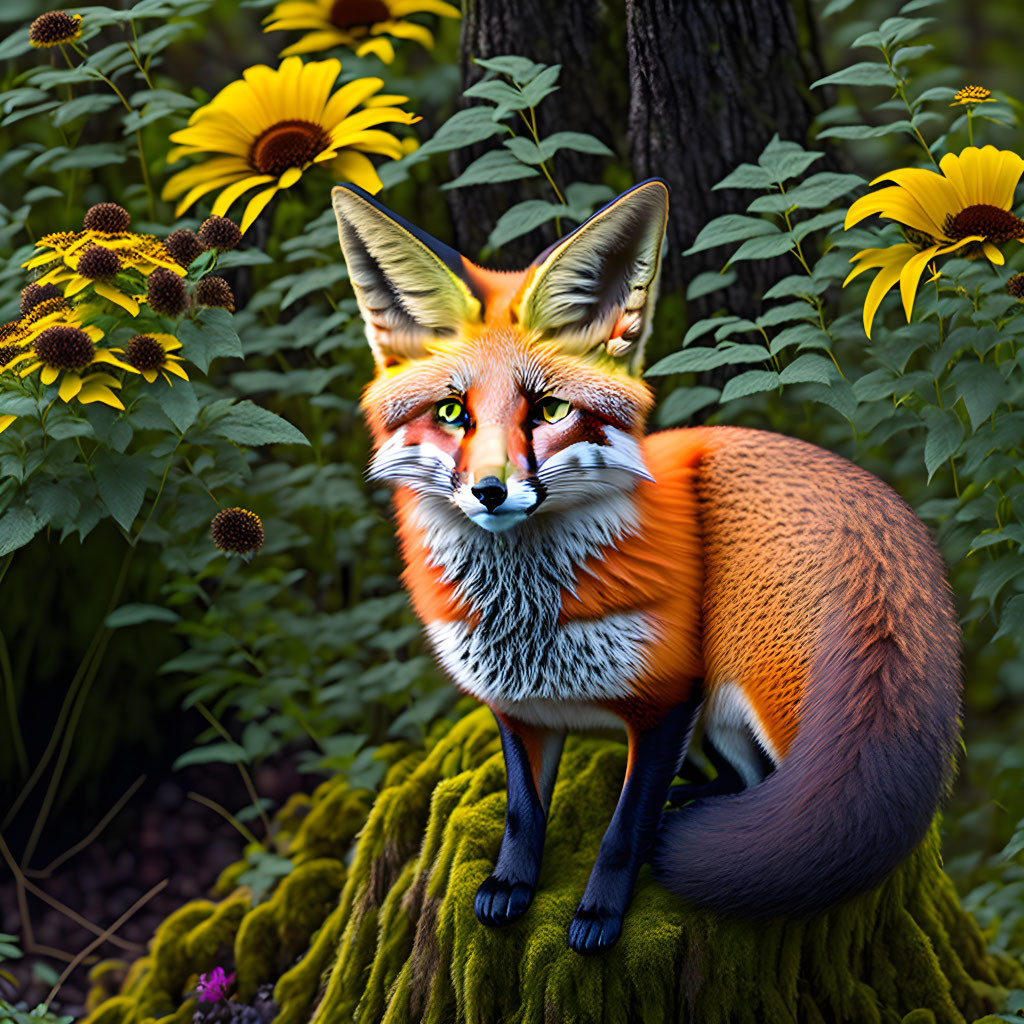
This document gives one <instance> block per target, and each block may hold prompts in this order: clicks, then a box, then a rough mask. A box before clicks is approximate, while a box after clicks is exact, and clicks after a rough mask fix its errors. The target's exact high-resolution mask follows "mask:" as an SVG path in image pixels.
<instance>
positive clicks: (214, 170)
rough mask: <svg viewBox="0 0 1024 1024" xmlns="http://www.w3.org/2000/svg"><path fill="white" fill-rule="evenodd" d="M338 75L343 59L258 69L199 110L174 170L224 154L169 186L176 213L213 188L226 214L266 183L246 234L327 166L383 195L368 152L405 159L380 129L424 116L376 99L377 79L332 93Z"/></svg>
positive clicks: (248, 214)
mask: <svg viewBox="0 0 1024 1024" xmlns="http://www.w3.org/2000/svg"><path fill="white" fill-rule="evenodd" d="M340 72H341V63H340V62H339V61H337V60H323V61H312V62H310V63H309V64H303V63H302V61H301V60H300V59H299V58H298V57H289V58H288V59H287V60H285V61H283V62H282V63H281V66H280V67H279V68H277V69H276V70H275V69H273V68H268V67H266V66H265V65H263V64H258V65H257V66H256V67H251V68H248V69H247V70H246V71H245V72H243V77H242V79H241V80H239V81H236V82H232V83H231V84H230V85H227V86H225V87H224V88H223V89H221V91H220V92H219V93H217V95H216V96H214V98H213V99H212V100H211V101H210V102H209V103H207V104H206V106H204V107H200V108H199V109H198V110H197V111H195V112H194V113H193V114H192V117H191V118H190V119H189V123H188V127H186V128H183V129H182V130H181V131H178V132H175V133H174V134H173V135H172V136H171V141H172V142H177V143H179V145H178V146H177V147H176V148H175V149H173V150H172V151H171V153H170V154H169V156H168V158H167V159H168V163H173V162H174V161H175V160H177V159H178V158H179V157H182V156H185V155H190V154H194V153H202V154H218V155H214V156H212V158H210V159H207V160H206V161H205V162H204V163H201V164H198V165H197V166H195V167H190V168H189V169H188V170H187V171H181V172H179V173H178V174H175V175H174V177H173V178H171V179H170V181H168V182H167V184H166V185H165V186H164V190H163V197H164V199H175V198H177V197H178V196H182V198H181V199H180V201H179V202H178V205H177V207H176V209H175V216H181V214H182V213H184V212H185V210H187V209H188V208H189V207H190V206H191V205H192V204H193V203H195V202H196V201H197V200H198V199H200V198H201V197H202V196H204V195H206V194H207V193H208V192H213V191H214V190H215V189H222V191H221V193H220V195H219V196H218V197H217V201H216V202H215V203H214V204H213V213H214V214H215V215H216V216H223V215H224V214H226V213H227V211H228V209H229V208H230V206H231V204H232V203H233V202H234V201H235V200H236V199H238V198H239V197H240V196H242V195H243V194H244V193H246V192H248V191H250V190H251V189H253V188H256V187H257V186H263V187H262V188H261V189H260V191H259V192H257V193H256V195H255V196H254V197H253V198H252V199H250V200H249V203H248V205H247V206H246V208H245V215H244V216H243V218H242V225H241V226H242V231H243V232H244V231H246V230H248V228H249V225H250V224H252V222H253V221H254V220H255V219H256V218H257V217H258V216H259V215H260V213H261V212H262V211H263V209H264V207H265V206H266V205H267V203H269V202H270V200H271V199H273V198H274V196H275V195H276V194H277V193H278V192H279V191H281V190H282V189H286V188H291V186H292V185H294V184H295V183H296V182H297V181H298V180H299V178H301V177H302V175H303V173H304V172H305V171H306V170H307V169H308V168H310V167H312V166H313V165H314V164H322V163H325V162H327V161H330V169H331V171H332V172H333V174H334V177H335V178H336V179H342V180H345V181H351V182H354V183H355V184H356V185H361V186H362V187H363V188H365V189H366V190H367V192H371V193H372V192H378V191H380V188H381V182H380V178H379V177H378V176H377V171H376V170H375V169H374V166H373V164H372V163H371V162H370V159H369V158H368V157H367V156H366V155H365V154H366V153H381V154H383V155H385V156H389V157H391V158H392V159H395V160H397V159H399V158H400V157H401V156H402V155H403V153H404V150H403V149H402V145H401V143H400V142H399V140H398V139H397V138H395V136H394V135H392V134H391V133H390V132H386V131H383V130H381V129H379V128H377V127H376V126H377V125H380V124H385V123H397V124H413V123H414V122H416V121H417V120H419V118H417V117H415V116H414V115H413V114H410V113H408V112H406V111H404V110H399V109H398V107H396V106H392V105H390V104H394V103H404V102H405V99H406V98H405V97H404V96H374V93H376V92H377V91H378V90H379V89H380V88H381V86H383V84H384V83H383V81H382V80H381V79H379V78H357V79H355V80H354V81H351V82H348V83H347V84H345V85H343V86H342V87H341V88H340V89H338V90H337V91H335V92H333V93H332V92H331V89H332V87H333V86H334V82H335V80H336V79H337V77H338V75H339V73H340ZM360 106H361V107H362V108H363V109H361V110H358V111H357V110H356V108H357V107H360Z"/></svg>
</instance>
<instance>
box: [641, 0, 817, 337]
mask: <svg viewBox="0 0 1024 1024" xmlns="http://www.w3.org/2000/svg"><path fill="white" fill-rule="evenodd" d="M626 12H627V31H628V49H629V69H630V111H629V133H630V143H631V147H632V166H633V173H634V177H635V178H636V180H638V181H640V180H643V179H644V178H648V177H655V176H656V177H661V178H665V179H666V180H667V181H668V183H669V187H670V189H671V194H672V201H671V209H670V213H669V231H668V248H667V250H666V252H665V257H664V263H663V266H662V289H663V291H675V290H678V289H681V288H684V287H685V284H686V282H687V281H688V280H690V279H692V278H693V277H694V276H696V275H697V274H698V273H701V272H702V271H706V270H718V269H720V268H721V266H722V264H723V263H724V261H725V259H726V253H725V252H724V251H723V250H721V249H712V250H706V251H705V252H702V253H699V254H697V255H695V256H688V257H683V255H682V253H683V251H684V250H686V249H688V248H689V247H690V245H691V244H692V243H693V240H694V238H695V237H696V235H697V232H698V231H699V230H700V229H701V227H703V226H704V224H706V223H707V222H708V221H709V220H711V219H712V218H713V217H717V216H720V215H721V214H724V213H734V212H741V211H742V210H743V209H744V208H745V206H746V203H747V202H749V201H750V199H751V198H753V196H752V194H751V193H742V192H737V191H734V190H731V189H729V190H721V191H718V192H713V191H711V189H712V186H713V185H715V184H716V183H717V182H718V181H720V180H721V179H722V178H724V177H725V176H726V174H728V173H729V172H730V171H731V170H732V169H733V168H735V167H736V165H737V164H740V163H744V162H754V161H756V159H757V156H758V155H759V154H760V152H761V150H762V149H763V148H764V147H765V145H766V144H767V143H768V141H769V140H770V139H771V137H772V135H773V134H775V133H776V132H777V133H778V134H779V136H780V137H781V138H782V139H788V140H793V141H796V142H800V143H803V142H804V140H805V139H806V137H807V130H808V128H809V127H810V123H811V120H812V119H813V117H814V113H815V110H814V108H813V107H812V105H811V102H810V101H809V99H808V98H807V86H808V84H809V82H811V81H813V80H814V78H816V77H820V71H819V70H818V68H817V67H816V66H815V65H817V64H818V61H817V56H816V54H815V53H814V52H810V53H809V54H806V55H805V54H804V53H802V51H801V47H800V44H799V38H798V31H797V22H796V18H795V17H794V13H793V9H792V7H791V4H790V2H789V0H685V2H682V3H681V2H679V0H626ZM812 45H813V40H812ZM805 60H806V61H809V62H810V64H811V67H808V66H807V65H806V64H805ZM737 270H738V271H739V279H738V280H737V282H736V284H735V285H733V286H732V288H730V289H729V290H728V293H727V294H725V295H723V293H722V292H717V293H714V294H713V295H712V296H709V297H708V299H706V300H704V301H702V302H701V303H698V307H697V309H696V312H698V313H700V312H702V309H701V307H704V309H708V308H712V309H713V308H715V307H717V306H718V305H720V304H721V303H722V301H723V299H724V300H726V301H727V304H728V306H729V308H730V310H731V311H733V312H736V313H739V314H741V315H743V314H750V313H753V312H755V311H756V307H757V300H756V296H758V295H760V294H761V293H762V292H763V290H764V289H765V288H766V287H767V286H768V285H770V284H771V283H772V281H774V280H777V279H778V278H779V277H781V276H783V274H785V273H791V272H792V268H787V267H786V265H785V264H784V263H783V262H782V261H780V260H775V261H772V262H770V263H744V264H740V265H739V266H738V267H737ZM691 318H692V317H691Z"/></svg>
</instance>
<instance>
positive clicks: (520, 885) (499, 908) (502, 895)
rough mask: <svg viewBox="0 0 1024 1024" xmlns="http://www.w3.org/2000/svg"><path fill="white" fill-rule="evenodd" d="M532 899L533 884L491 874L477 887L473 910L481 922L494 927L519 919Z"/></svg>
mask: <svg viewBox="0 0 1024 1024" xmlns="http://www.w3.org/2000/svg"><path fill="white" fill-rule="evenodd" d="M532 901H533V886H532V885H529V884H528V883H526V882H514V881H505V880H504V879H501V878H495V877H494V875H491V876H490V878H488V879H486V880H485V881H484V883H483V885H481V886H480V888H479V889H477V891H476V899H475V900H474V902H473V910H474V911H475V912H476V916H477V920H478V921H479V922H480V923H481V924H486V925H490V926H491V927H492V928H493V927H495V926H500V925H503V924H511V923H512V922H513V921H516V920H518V919H519V918H520V917H522V916H523V914H525V913H526V909H527V907H529V905H530V903H531V902H532Z"/></svg>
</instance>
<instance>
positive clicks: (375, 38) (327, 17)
mask: <svg viewBox="0 0 1024 1024" xmlns="http://www.w3.org/2000/svg"><path fill="white" fill-rule="evenodd" d="M410 14H439V15H441V16H442V17H445V18H459V17H461V12H460V11H459V9H458V7H456V6H455V5H454V4H450V3H446V2H445V0H283V2H282V3H279V4H278V5H277V6H276V7H275V8H274V10H273V11H272V12H271V13H270V14H269V15H268V16H267V17H266V18H265V19H264V21H267V22H269V24H268V25H267V27H266V28H265V29H264V30H263V31H264V32H278V31H282V30H284V29H308V32H307V34H306V35H304V36H303V37H302V38H301V39H300V40H299V41H298V42H297V43H293V44H292V45H291V46H289V47H287V48H286V49H284V50H282V51H281V56H282V57H287V56H289V55H290V54H293V53H314V52H316V51H318V50H329V49H331V47H333V46H347V47H348V48H349V49H350V50H354V51H355V54H356V56H357V57H362V56H365V55H366V54H368V53H373V54H376V55H377V56H378V57H379V58H380V59H381V60H382V61H384V63H385V64H390V63H391V62H392V61H393V60H394V59H395V50H394V47H393V46H392V45H391V39H389V38H388V37H389V36H390V37H391V38H392V39H412V40H414V41H416V42H418V43H421V44H422V45H423V46H425V47H427V48H428V49H429V48H430V47H432V46H433V45H434V37H433V35H432V34H431V33H430V30H429V29H428V28H426V27H425V26H423V25H420V24H419V23H418V22H415V21H406V20H404V19H405V18H407V17H408V16H409V15H410Z"/></svg>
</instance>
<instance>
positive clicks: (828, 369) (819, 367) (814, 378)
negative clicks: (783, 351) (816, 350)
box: [779, 352, 835, 384]
mask: <svg viewBox="0 0 1024 1024" xmlns="http://www.w3.org/2000/svg"><path fill="white" fill-rule="evenodd" d="M834 372H835V367H834V366H833V365H832V362H831V361H830V360H828V359H826V358H825V357H824V356H816V355H813V354H812V353H810V352H808V353H806V354H804V355H802V356H797V357H796V359H794V360H793V362H791V363H790V364H789V365H788V366H786V367H785V368H784V369H783V371H782V373H781V374H779V380H780V382H781V383H783V384H810V383H815V384H828V383H829V381H831V380H832V374H833V373H834Z"/></svg>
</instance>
